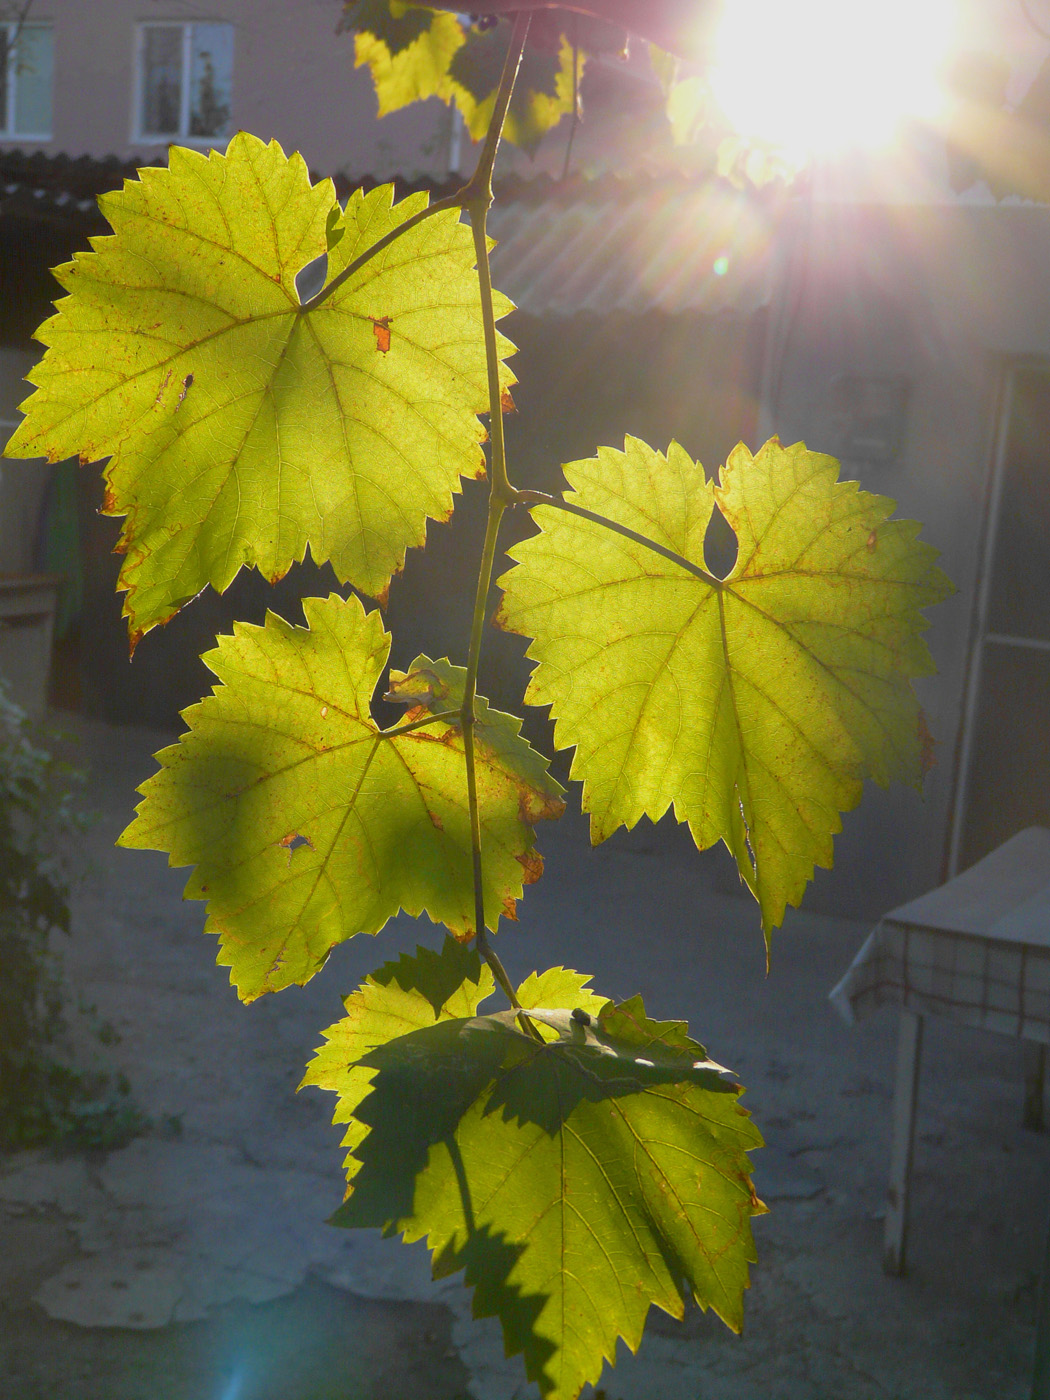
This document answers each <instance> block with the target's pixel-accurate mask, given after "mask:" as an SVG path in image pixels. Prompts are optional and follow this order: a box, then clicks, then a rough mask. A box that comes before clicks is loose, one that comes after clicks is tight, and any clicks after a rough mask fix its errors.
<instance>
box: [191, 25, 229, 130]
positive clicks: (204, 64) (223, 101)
mask: <svg viewBox="0 0 1050 1400" xmlns="http://www.w3.org/2000/svg"><path fill="white" fill-rule="evenodd" d="M232 76H233V26H232V25H229V24H195V25H193V27H192V30H191V33H190V119H189V132H188V134H189V135H190V136H225V135H226V133H227V132H228V130H229V126H230V87H231V78H232Z"/></svg>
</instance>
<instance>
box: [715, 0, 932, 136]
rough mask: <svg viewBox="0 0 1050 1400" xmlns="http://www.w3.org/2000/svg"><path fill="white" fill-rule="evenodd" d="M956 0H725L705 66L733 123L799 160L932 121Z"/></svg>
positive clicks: (738, 130)
mask: <svg viewBox="0 0 1050 1400" xmlns="http://www.w3.org/2000/svg"><path fill="white" fill-rule="evenodd" d="M955 10H956V4H955V0H879V3H878V4H866V5H862V4H858V3H856V0H725V8H724V13H723V17H722V20H721V24H720V27H719V31H718V35H717V38H716V41H715V52H714V59H713V64H712V69H711V73H710V79H711V89H712V92H713V94H714V97H715V99H716V100H717V102H718V104H719V105H720V107H721V108H722V110H723V112H724V114H725V116H726V118H727V119H728V121H729V122H730V124H731V125H732V127H733V129H734V130H735V131H736V132H737V133H738V134H739V135H741V136H743V137H745V138H748V139H750V140H753V141H756V142H760V143H762V144H767V145H771V146H775V147H779V148H781V149H782V150H783V151H784V152H785V153H786V154H787V155H788V156H789V157H790V158H791V159H792V160H794V161H796V162H798V163H803V162H805V161H807V160H809V159H812V158H813V157H815V156H816V157H820V156H827V155H832V154H834V153H835V152H841V151H845V150H848V149H850V148H856V147H863V148H867V149H875V148H878V147H882V146H885V145H888V144H889V143H890V142H891V141H892V140H893V138H894V136H895V135H896V134H897V132H898V131H899V130H900V128H901V126H902V125H903V124H905V123H907V122H909V121H914V120H919V121H928V122H930V121H935V120H936V119H937V117H938V114H939V112H940V111H941V109H942V107H943V104H944V101H945V97H944V92H943V89H942V86H941V77H942V73H943V69H944V66H945V62H946V59H947V56H948V53H949V51H950V47H951V44H952V39H953V36H954V31H955V27H956V14H955Z"/></svg>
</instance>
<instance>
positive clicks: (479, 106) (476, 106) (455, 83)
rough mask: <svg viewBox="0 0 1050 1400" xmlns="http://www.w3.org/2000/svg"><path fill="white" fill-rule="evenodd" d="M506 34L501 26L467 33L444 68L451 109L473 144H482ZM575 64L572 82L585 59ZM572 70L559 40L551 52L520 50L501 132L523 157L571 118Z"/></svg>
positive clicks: (569, 51) (567, 49)
mask: <svg viewBox="0 0 1050 1400" xmlns="http://www.w3.org/2000/svg"><path fill="white" fill-rule="evenodd" d="M507 33H508V31H507V29H506V27H505V26H504V25H497V26H495V27H493V28H492V29H486V30H483V31H481V32H479V31H477V30H473V31H472V32H471V34H470V37H469V42H468V43H466V44H465V45H464V46H463V47H462V48H461V49H458V50H457V51H456V54H455V56H454V57H453V59H452V63H451V65H450V68H449V76H450V78H451V80H452V92H453V97H454V100H455V103H456V106H457V107H458V108H459V110H460V112H461V114H462V116H463V121H464V124H465V125H466V128H467V131H468V132H469V133H470V135H471V137H472V138H473V139H474V140H475V141H481V140H483V139H484V136H485V133H486V132H487V131H488V128H489V122H490V121H491V119H492V113H493V110H494V108H495V105H496V89H497V88H498V87H499V80H500V74H501V72H502V70H503V59H504V57H505V55H506V52H507ZM576 62H577V75H576V76H577V82H578V81H579V78H580V76H581V75H582V73H583V68H584V64H585V62H586V57H585V55H584V54H583V53H581V52H578V53H577V59H576ZM572 68H573V47H572V44H571V43H570V42H569V40H568V39H566V38H565V37H564V36H561V38H560V42H559V43H558V44H557V45H556V46H555V47H554V48H553V49H547V48H541V47H537V46H536V45H530V46H527V47H526V49H525V52H524V54H523V55H522V60H521V66H520V68H519V70H518V81H517V83H516V84H515V87H514V94H513V96H512V97H511V101H510V108H509V109H508V112H507V119H506V123H505V125H504V128H503V135H504V137H505V138H506V139H507V140H508V141H512V142H513V143H514V144H515V145H517V146H521V147H523V148H524V149H525V150H527V151H532V150H535V148H536V147H537V146H538V145H539V143H540V141H541V139H542V138H543V137H544V136H545V135H546V134H547V132H548V131H550V130H551V129H552V128H553V127H556V126H557V125H558V123H559V122H560V121H561V119H562V117H564V116H569V115H571V113H572V101H573V80H572Z"/></svg>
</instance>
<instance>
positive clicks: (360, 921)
mask: <svg viewBox="0 0 1050 1400" xmlns="http://www.w3.org/2000/svg"><path fill="white" fill-rule="evenodd" d="M303 609H304V612H305V615H306V622H307V625H306V627H292V626H291V625H290V624H288V623H287V622H284V621H283V620H282V619H281V618H279V617H277V616H275V615H274V614H273V613H271V614H269V615H268V616H267V619H266V624H265V626H264V627H255V626H250V625H247V624H240V623H238V624H235V626H234V634H233V636H232V637H222V638H220V639H219V645H218V647H217V649H216V650H215V651H212V652H208V653H207V654H206V655H205V657H204V660H205V662H206V663H207V664H208V666H209V667H210V668H211V669H212V671H214V673H215V675H216V676H217V677H218V679H219V681H220V684H219V685H218V686H216V687H215V688H214V690H213V693H212V694H211V695H210V696H208V697H207V698H206V699H204V700H203V701H201V703H200V704H199V705H194V706H191V707H190V708H189V709H188V710H186V711H184V717H185V719H186V721H187V723H188V725H189V730H188V732H187V733H186V734H184V735H183V736H182V738H181V740H180V741H179V743H177V744H175V745H173V746H172V747H171V748H167V749H164V750H162V751H161V752H160V753H159V754H158V755H157V759H158V761H159V763H160V765H161V766H160V771H159V772H158V773H157V774H155V775H154V777H152V778H150V779H149V780H148V781H147V782H146V783H145V784H144V785H143V786H142V787H141V788H140V789H139V790H140V792H141V793H142V795H143V798H144V801H143V802H142V803H141V804H140V805H139V807H138V809H137V816H136V818H135V820H134V821H133V822H132V824H131V826H129V827H128V829H127V831H125V833H124V834H123V836H122V837H121V838H120V842H121V844H122V845H125V846H134V847H140V848H145V849H148V850H162V851H167V852H169V853H170V863H171V864H172V865H175V866H181V865H192V866H194V867H195V869H194V872H193V875H192V876H191V878H190V880H189V883H188V884H187V886H186V898H188V899H204V900H207V902H208V918H207V923H206V925H205V927H206V931H208V932H210V933H215V934H218V936H219V939H220V951H219V959H218V961H219V963H220V965H222V966H226V967H229V968H230V975H231V980H232V982H233V984H234V985H235V986H236V988H237V990H238V992H239V994H240V995H241V997H242V998H243V999H244V1000H245V1001H251V1000H253V999H254V998H255V997H258V996H260V995H262V994H263V993H264V992H270V991H278V990H279V989H280V988H282V987H286V986H289V985H291V984H293V983H300V984H301V983H304V982H306V981H308V980H309V978H310V977H312V976H313V974H314V973H315V972H317V971H318V969H319V968H320V967H321V966H322V964H323V963H324V961H325V959H326V958H327V956H328V954H329V952H330V951H331V949H332V948H333V947H334V946H335V945H336V944H337V943H340V942H342V941H343V940H344V939H347V938H350V937H352V936H353V935H354V934H357V933H377V932H378V931H379V930H380V929H381V928H382V927H383V925H384V924H385V923H386V921H387V920H388V919H389V918H391V917H392V916H393V915H394V914H396V913H397V912H398V911H399V910H401V909H403V910H405V911H406V912H407V913H409V914H412V915H418V914H421V913H426V914H428V915H429V916H430V918H431V919H432V920H433V921H434V922H435V923H442V924H444V925H445V926H446V927H447V928H448V929H450V930H451V932H452V933H454V934H455V935H457V936H458V937H461V938H464V939H467V938H470V937H472V936H473V933H474V897H473V875H472V857H471V841H470V821H469V813H468V805H467V789H466V778H465V768H464V759H463V739H462V734H461V733H460V731H459V729H458V727H457V726H456V724H455V723H447V722H437V721H435V722H434V723H432V724H429V725H427V726H425V727H423V728H418V729H414V730H412V731H411V732H409V733H404V734H398V735H392V736H390V737H385V736H384V735H383V734H382V733H381V732H380V730H379V729H378V728H377V726H376V724H375V722H374V721H373V719H372V717H371V714H370V710H369V706H370V702H371V699H372V695H373V692H374V690H375V687H376V684H377V683H378V681H379V677H380V675H381V673H382V671H383V667H384V666H385V664H386V659H387V655H388V652H389V649H390V638H389V636H388V634H387V633H386V632H385V631H384V630H383V625H382V621H381V618H380V615H379V613H378V612H372V613H369V614H367V615H366V614H365V612H364V610H363V608H362V607H361V604H360V603H359V602H358V601H357V600H356V599H355V598H350V599H347V600H344V599H342V598H339V597H336V596H334V595H333V596H332V597H329V598H327V599H320V598H310V599H306V600H305V601H304V603H303ZM477 717H478V722H477V725H476V727H475V752H476V771H477V788H478V806H479V812H480V819H481V831H482V842H483V849H484V867H483V869H484V879H483V893H484V900H485V913H486V922H487V924H488V925H489V927H490V928H493V929H494V928H495V927H496V925H497V923H498V920H499V916H500V915H501V914H503V915H504V916H505V917H508V918H514V915H515V908H514V901H515V900H516V899H517V898H519V897H520V896H521V893H522V888H523V885H524V884H527V883H529V882H530V881H532V880H535V879H537V878H538V877H539V874H540V872H541V871H542V868H543V863H542V859H541V857H540V856H539V854H538V853H537V851H536V850H535V846H534V831H533V826H534V824H535V823H536V822H538V821H540V820H543V819H545V818H549V817H556V816H559V815H560V814H561V811H562V808H563V803H562V801H561V798H560V793H561V789H560V787H559V786H558V784H557V783H556V782H555V781H554V780H553V779H552V778H551V777H550V775H549V774H548V772H547V762H546V760H545V759H543V758H542V757H541V756H540V755H539V754H538V753H536V751H535V750H534V749H532V748H531V747H530V746H529V745H528V744H527V743H526V742H525V740H524V739H522V738H521V736H520V733H519V729H520V724H521V721H520V720H518V719H516V718H514V717H513V716H511V715H505V714H502V713H501V712H500V711H498V710H492V709H490V708H489V706H488V705H487V703H486V702H485V701H483V700H481V699H480V698H479V700H478V706H477ZM410 718H411V716H410Z"/></svg>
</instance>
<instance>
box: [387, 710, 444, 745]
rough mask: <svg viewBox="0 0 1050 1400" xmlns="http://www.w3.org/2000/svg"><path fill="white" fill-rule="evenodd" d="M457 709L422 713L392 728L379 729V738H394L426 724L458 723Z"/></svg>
mask: <svg viewBox="0 0 1050 1400" xmlns="http://www.w3.org/2000/svg"><path fill="white" fill-rule="evenodd" d="M462 717H463V716H462V713H461V711H459V710H442V711H441V713H440V714H437V715H424V716H423V718H422V719H414V720H411V721H410V722H409V723H408V724H399V725H398V726H397V727H396V728H394V729H381V730H380V731H379V738H380V739H396V738H397V737H398V735H399V734H411V733H412V731H413V729H422V728H424V726H426V725H428V724H458V723H459V722H460V720H461V719H462Z"/></svg>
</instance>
